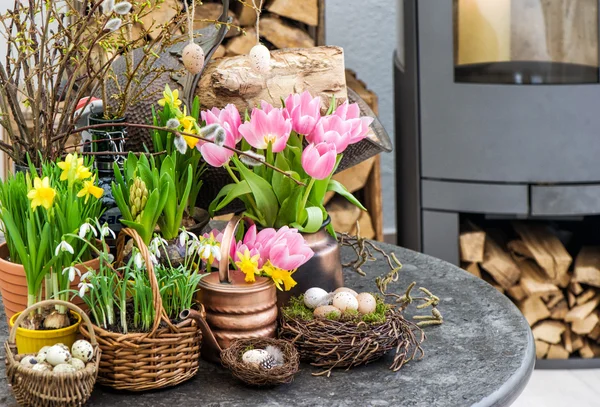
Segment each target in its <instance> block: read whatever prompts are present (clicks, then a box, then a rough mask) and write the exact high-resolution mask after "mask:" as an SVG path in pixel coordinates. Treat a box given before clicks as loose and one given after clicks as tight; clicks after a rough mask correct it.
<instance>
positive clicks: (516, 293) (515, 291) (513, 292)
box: [473, 263, 527, 301]
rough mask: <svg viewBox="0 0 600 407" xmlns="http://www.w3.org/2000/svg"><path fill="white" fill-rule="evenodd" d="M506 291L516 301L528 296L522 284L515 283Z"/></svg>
mask: <svg viewBox="0 0 600 407" xmlns="http://www.w3.org/2000/svg"><path fill="white" fill-rule="evenodd" d="M473 264H475V263H473ZM478 268H479V267H478ZM506 293H507V294H508V296H509V297H510V298H512V299H513V300H515V301H521V300H523V299H525V298H526V297H527V294H525V290H523V287H521V286H520V285H513V286H512V287H510V288H509V289H508V290H506Z"/></svg>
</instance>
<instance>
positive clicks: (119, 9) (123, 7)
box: [113, 1, 132, 16]
mask: <svg viewBox="0 0 600 407" xmlns="http://www.w3.org/2000/svg"><path fill="white" fill-rule="evenodd" d="M131 7H132V6H131V3H130V2H128V1H120V2H118V3H117V4H115V5H114V7H113V10H114V12H115V13H117V14H119V15H121V16H124V15H125V14H128V13H129V12H130V11H131Z"/></svg>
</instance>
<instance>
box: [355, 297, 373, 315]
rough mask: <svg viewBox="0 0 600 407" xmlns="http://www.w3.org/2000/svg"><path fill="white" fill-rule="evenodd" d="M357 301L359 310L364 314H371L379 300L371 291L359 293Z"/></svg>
mask: <svg viewBox="0 0 600 407" xmlns="http://www.w3.org/2000/svg"><path fill="white" fill-rule="evenodd" d="M356 301H357V302H358V312H359V313H360V314H362V315H365V314H370V313H372V312H375V309H377V300H375V297H373V295H371V294H369V293H360V294H358V296H357V297H356Z"/></svg>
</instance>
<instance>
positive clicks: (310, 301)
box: [304, 287, 330, 309]
mask: <svg viewBox="0 0 600 407" xmlns="http://www.w3.org/2000/svg"><path fill="white" fill-rule="evenodd" d="M329 300H330V295H329V293H328V292H327V291H325V290H323V289H322V288H319V287H313V288H309V289H308V290H306V292H305V293H304V305H306V306H307V307H308V308H310V309H315V308H317V307H318V306H320V305H327V304H328V303H329Z"/></svg>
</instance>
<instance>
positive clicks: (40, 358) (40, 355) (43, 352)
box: [35, 346, 51, 362]
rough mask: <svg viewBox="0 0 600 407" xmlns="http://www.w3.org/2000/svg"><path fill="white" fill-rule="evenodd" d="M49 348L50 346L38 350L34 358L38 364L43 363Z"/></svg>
mask: <svg viewBox="0 0 600 407" xmlns="http://www.w3.org/2000/svg"><path fill="white" fill-rule="evenodd" d="M50 348H51V346H44V347H43V348H42V349H40V351H39V352H38V354H37V356H36V357H35V358H36V359H37V361H38V362H44V361H45V360H46V355H47V354H48V350H49V349H50Z"/></svg>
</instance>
